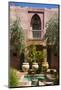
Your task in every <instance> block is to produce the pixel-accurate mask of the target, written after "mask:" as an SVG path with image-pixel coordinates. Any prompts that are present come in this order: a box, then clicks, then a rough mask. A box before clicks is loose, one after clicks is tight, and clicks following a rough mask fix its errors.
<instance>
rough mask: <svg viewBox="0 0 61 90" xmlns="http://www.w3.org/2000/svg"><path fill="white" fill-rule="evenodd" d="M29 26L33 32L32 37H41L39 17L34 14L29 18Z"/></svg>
mask: <svg viewBox="0 0 61 90" xmlns="http://www.w3.org/2000/svg"><path fill="white" fill-rule="evenodd" d="M31 26H32V32H33V38H35V39H40V38H41V20H40V17H39V16H38V15H37V14H35V15H33V17H32V19H31Z"/></svg>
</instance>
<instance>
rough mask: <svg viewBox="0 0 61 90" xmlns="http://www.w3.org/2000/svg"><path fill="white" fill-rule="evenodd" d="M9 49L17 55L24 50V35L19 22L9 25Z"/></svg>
mask: <svg viewBox="0 0 61 90" xmlns="http://www.w3.org/2000/svg"><path fill="white" fill-rule="evenodd" d="M10 49H11V51H14V52H17V53H18V54H21V52H22V50H23V49H24V34H23V29H22V27H21V25H20V24H19V20H15V21H14V22H13V24H11V25H10Z"/></svg>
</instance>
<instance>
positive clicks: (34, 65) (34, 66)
mask: <svg viewBox="0 0 61 90" xmlns="http://www.w3.org/2000/svg"><path fill="white" fill-rule="evenodd" d="M38 67H39V66H38V63H36V62H34V63H33V64H32V69H33V70H37V69H38Z"/></svg>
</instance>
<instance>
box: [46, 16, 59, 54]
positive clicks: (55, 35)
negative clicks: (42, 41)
mask: <svg viewBox="0 0 61 90" xmlns="http://www.w3.org/2000/svg"><path fill="white" fill-rule="evenodd" d="M46 28H47V29H46V34H45V38H46V39H47V45H51V46H52V49H53V51H54V52H56V53H57V54H58V48H59V40H58V39H59V22H58V18H57V16H55V17H53V18H51V19H50V20H49V21H48V23H47V24H46Z"/></svg>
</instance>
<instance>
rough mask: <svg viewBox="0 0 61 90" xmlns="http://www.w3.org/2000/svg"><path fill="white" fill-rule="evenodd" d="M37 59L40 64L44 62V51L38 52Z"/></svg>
mask: <svg viewBox="0 0 61 90" xmlns="http://www.w3.org/2000/svg"><path fill="white" fill-rule="evenodd" d="M36 58H37V61H38V62H40V61H43V60H44V58H45V53H44V52H43V51H37V54H36Z"/></svg>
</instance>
